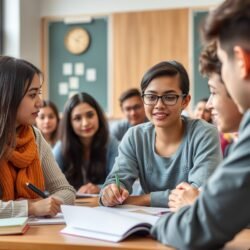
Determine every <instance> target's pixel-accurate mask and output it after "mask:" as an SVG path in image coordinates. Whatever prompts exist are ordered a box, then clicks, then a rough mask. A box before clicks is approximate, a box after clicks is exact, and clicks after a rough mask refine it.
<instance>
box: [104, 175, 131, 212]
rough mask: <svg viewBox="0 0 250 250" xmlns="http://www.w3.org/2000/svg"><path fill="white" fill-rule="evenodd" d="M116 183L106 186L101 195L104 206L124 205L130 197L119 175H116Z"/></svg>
mask: <svg viewBox="0 0 250 250" xmlns="http://www.w3.org/2000/svg"><path fill="white" fill-rule="evenodd" d="M115 181H116V183H113V184H110V185H108V186H106V187H105V188H104V189H103V191H102V193H101V201H102V203H103V205H104V206H109V207H112V206H115V205H120V204H122V203H123V202H124V201H125V200H126V199H127V198H128V196H129V193H128V190H127V189H125V188H123V187H122V186H121V183H120V179H119V177H118V175H117V174H116V175H115Z"/></svg>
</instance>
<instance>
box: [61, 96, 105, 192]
mask: <svg viewBox="0 0 250 250" xmlns="http://www.w3.org/2000/svg"><path fill="white" fill-rule="evenodd" d="M81 103H87V104H89V105H90V106H91V107H93V108H94V109H95V110H96V113H97V116H98V120H99V128H98V131H97V132H96V134H95V135H94V138H93V140H92V144H91V148H90V159H89V164H86V162H84V158H83V155H84V153H83V152H84V145H83V144H82V142H81V141H80V138H79V136H77V135H76V134H75V132H74V130H73V128H72V124H71V113H72V110H73V109H74V108H75V107H76V106H77V105H79V104H81ZM60 135H61V136H60V137H61V141H62V155H63V160H64V162H65V165H66V166H67V167H68V169H67V170H66V171H65V176H66V177H67V179H68V181H69V182H70V183H71V185H73V186H74V187H75V188H79V187H80V186H81V185H82V184H83V183H82V175H81V174H80V173H81V171H82V170H81V168H82V167H84V168H85V170H86V177H87V179H88V180H89V181H91V182H92V183H94V184H100V183H103V182H104V180H105V177H106V168H105V166H106V152H107V143H108V137H109V132H108V124H107V120H106V118H105V116H104V113H103V111H102V108H101V107H100V105H99V104H98V103H97V101H96V100H95V99H94V98H93V97H92V96H90V95H89V94H87V93H79V94H76V95H74V96H72V97H71V98H70V99H69V100H68V101H67V103H66V104H65V108H64V113H63V118H62V121H61V131H60Z"/></svg>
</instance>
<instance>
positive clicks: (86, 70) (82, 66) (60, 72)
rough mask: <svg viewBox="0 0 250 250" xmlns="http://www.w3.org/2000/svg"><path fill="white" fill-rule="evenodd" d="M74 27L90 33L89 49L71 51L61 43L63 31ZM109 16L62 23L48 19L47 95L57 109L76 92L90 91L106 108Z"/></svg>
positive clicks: (64, 33) (60, 109) (65, 31)
mask: <svg viewBox="0 0 250 250" xmlns="http://www.w3.org/2000/svg"><path fill="white" fill-rule="evenodd" d="M75 27H81V28H84V29H85V30H86V31H87V32H88V33H89V36H90V44H89V47H88V49H87V50H86V51H85V52H84V53H82V54H79V55H75V54H72V53H70V52H69V51H68V50H67V49H66V48H65V44H64V39H65V36H66V34H67V33H68V32H69V30H71V29H72V28H75ZM107 27H108V18H106V17H103V18H97V19H93V20H92V22H90V23H80V24H65V23H64V22H63V21H51V22H50V23H49V26H48V32H49V36H48V37H49V38H48V39H49V41H48V44H49V48H48V52H49V53H48V58H49V65H48V71H49V72H48V76H49V77H48V85H49V87H48V96H49V99H50V100H51V101H53V102H54V103H55V104H56V105H57V107H58V109H59V111H60V112H62V111H63V108H64V104H65V102H66V101H67V100H68V98H69V97H70V96H72V95H74V94H75V93H78V92H87V93H89V94H90V95H92V96H93V97H94V98H95V99H96V100H97V101H98V102H99V104H100V105H101V107H102V108H103V110H104V111H105V112H107V108H108V107H107V106H108V100H107V99H108V98H107V95H108V93H107V92H108V63H107V61H108V58H107V57H108V56H107V55H108V30H107Z"/></svg>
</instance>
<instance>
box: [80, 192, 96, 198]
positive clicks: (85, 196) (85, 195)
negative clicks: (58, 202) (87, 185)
mask: <svg viewBox="0 0 250 250" xmlns="http://www.w3.org/2000/svg"><path fill="white" fill-rule="evenodd" d="M98 196H99V194H84V193H81V192H76V198H91V197H98Z"/></svg>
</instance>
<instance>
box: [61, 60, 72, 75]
mask: <svg viewBox="0 0 250 250" xmlns="http://www.w3.org/2000/svg"><path fill="white" fill-rule="evenodd" d="M72 67H73V65H72V63H63V75H64V76H69V75H72V71H73V69H72Z"/></svg>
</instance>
